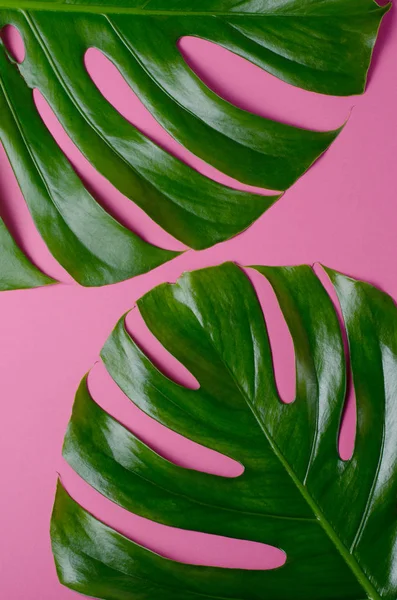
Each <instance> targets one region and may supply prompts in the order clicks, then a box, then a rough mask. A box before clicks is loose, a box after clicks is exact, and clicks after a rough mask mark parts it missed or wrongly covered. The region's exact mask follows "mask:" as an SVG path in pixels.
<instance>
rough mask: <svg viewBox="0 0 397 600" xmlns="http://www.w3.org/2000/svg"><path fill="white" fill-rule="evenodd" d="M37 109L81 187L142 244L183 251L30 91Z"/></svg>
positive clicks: (47, 105) (36, 91)
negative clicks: (100, 169)
mask: <svg viewBox="0 0 397 600" xmlns="http://www.w3.org/2000/svg"><path fill="white" fill-rule="evenodd" d="M33 98H34V102H35V105H36V108H37V110H38V112H39V114H40V117H41V118H42V120H43V122H44V124H45V125H46V127H47V129H48V130H49V132H50V133H51V135H52V136H53V138H54V140H55V141H56V143H57V144H58V146H59V148H60V149H61V150H62V152H63V153H64V155H65V156H66V158H67V159H68V161H69V162H70V164H71V165H72V167H73V169H74V170H75V172H76V173H77V175H78V176H79V178H80V179H81V181H82V183H83V185H84V187H85V188H86V189H87V191H88V192H89V193H90V194H91V195H92V196H93V197H94V198H95V200H96V201H97V202H98V203H99V204H100V205H101V206H102V207H103V208H104V209H105V210H106V211H107V212H108V213H109V214H110V215H112V216H113V217H114V218H115V219H116V220H117V221H118V222H119V223H121V224H122V225H124V227H126V228H127V229H130V230H131V231H133V232H134V233H136V234H137V235H139V236H140V237H141V238H142V239H144V240H145V241H147V242H149V243H151V244H154V245H155V246H160V247H163V248H168V249H170V250H184V249H186V246H184V245H183V244H182V243H181V242H179V241H178V240H176V239H175V238H174V237H173V236H172V235H170V234H169V233H167V232H166V231H165V230H164V229H162V228H161V227H160V226H159V225H157V223H155V221H153V219H151V218H150V217H149V216H148V215H147V214H146V213H145V212H144V211H143V210H142V209H141V208H140V207H139V206H137V205H136V204H135V203H134V202H133V201H131V200H130V199H129V198H127V197H126V196H124V195H123V194H122V193H121V192H119V191H118V190H117V189H116V188H115V187H114V186H113V185H112V184H111V183H110V181H108V180H107V179H106V178H105V177H104V176H103V175H101V173H99V172H98V171H97V170H96V169H95V168H94V167H93V166H92V165H91V164H90V162H89V161H88V160H87V159H86V158H85V156H84V155H83V154H82V153H81V152H80V150H79V149H78V148H77V146H76V145H75V144H74V143H73V141H72V140H71V139H70V137H69V136H68V134H67V133H66V131H65V130H64V128H63V127H62V125H61V123H60V122H59V120H58V118H57V117H56V115H55V114H54V112H53V110H52V109H51V107H50V105H49V104H48V102H47V100H46V99H45V98H44V96H43V95H42V93H41V92H40V90H38V89H37V88H36V89H34V90H33Z"/></svg>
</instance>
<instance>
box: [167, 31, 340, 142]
mask: <svg viewBox="0 0 397 600" xmlns="http://www.w3.org/2000/svg"><path fill="white" fill-rule="evenodd" d="M178 48H179V51H180V53H181V55H182V57H183V58H184V60H185V62H186V64H187V65H188V66H189V67H190V69H191V70H192V71H193V72H194V73H195V74H196V75H197V77H199V79H201V81H202V82H203V83H204V84H205V85H206V86H207V87H208V88H210V89H211V90H212V91H213V92H215V93H216V94H217V95H218V96H220V97H221V98H223V99H224V100H226V101H227V102H230V104H233V105H234V106H237V107H238V108H241V109H243V110H246V111H248V112H251V113H254V114H257V115H259V116H261V117H264V118H266V119H272V120H274V121H278V122H280V123H285V124H287V125H292V126H295V127H303V128H308V129H318V130H327V129H334V128H336V127H339V126H340V125H341V123H343V122H344V121H345V119H346V116H347V114H348V111H349V110H350V108H351V104H352V102H351V99H350V98H348V97H347V98H346V97H345V98H343V97H339V98H337V97H334V96H324V95H321V94H312V93H311V92H308V91H307V90H303V89H301V88H299V87H295V86H293V85H290V84H288V83H286V82H285V81H282V80H281V79H278V78H277V77H275V76H274V75H271V74H270V73H268V72H266V71H264V70H263V69H261V68H260V67H258V66H256V65H254V64H253V63H252V62H250V61H249V60H247V59H245V58H243V57H241V56H238V55H237V54H234V53H233V52H232V51H230V50H228V49H227V48H223V47H222V46H220V45H219V44H216V43H215V42H211V41H209V40H204V39H201V38H198V37H195V36H184V37H182V38H181V39H180V40H179V42H178ZM236 73H238V82H236Z"/></svg>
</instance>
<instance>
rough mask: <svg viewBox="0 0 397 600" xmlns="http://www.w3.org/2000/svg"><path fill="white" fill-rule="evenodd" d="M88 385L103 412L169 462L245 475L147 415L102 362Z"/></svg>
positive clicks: (237, 465)
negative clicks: (119, 385)
mask: <svg viewBox="0 0 397 600" xmlns="http://www.w3.org/2000/svg"><path fill="white" fill-rule="evenodd" d="M88 383H89V389H90V392H91V394H92V397H93V398H94V399H95V401H96V402H97V403H98V404H99V405H100V406H101V407H102V408H103V409H104V410H106V411H107V412H108V413H109V414H111V415H112V416H113V417H114V418H115V419H117V420H118V421H120V423H122V424H123V425H124V426H125V427H127V428H128V429H129V430H130V431H132V432H133V433H134V434H135V435H136V436H137V437H139V439H141V440H142V441H143V442H144V443H145V444H147V445H148V446H150V448H152V449H153V450H154V451H155V452H157V453H158V454H160V456H163V457H164V458H166V459H167V460H169V461H170V462H172V463H174V464H176V465H179V466H181V467H184V468H186V469H194V470H196V471H202V472H204V473H210V474H212V475H220V476H221V477H238V476H239V475H241V474H242V473H243V472H244V467H243V465H241V464H240V463H238V462H237V461H235V460H233V459H231V458H229V457H228V456H224V455H223V454H220V453H219V452H216V451H215V450H211V449H210V448H205V447H204V446H201V445H200V444H197V443H195V442H192V441H191V440H188V439H187V438H185V437H183V436H182V435H180V434H178V433H175V431H171V429H168V428H167V427H165V426H164V425H162V424H161V423H158V422H157V421H156V420H155V419H152V418H151V417H149V416H148V415H146V414H145V413H144V412H143V411H142V410H140V409H139V408H138V407H137V406H136V405H135V404H134V403H133V402H131V400H130V399H129V398H128V397H127V396H126V395H125V394H124V393H123V392H122V391H121V389H120V388H119V387H118V386H117V385H116V383H115V382H114V381H113V379H112V378H111V377H110V375H109V374H108V372H107V371H106V369H105V367H104V365H103V363H102V362H101V363H97V364H96V365H95V367H94V368H93V369H92V371H91V373H90V376H89V381H88Z"/></svg>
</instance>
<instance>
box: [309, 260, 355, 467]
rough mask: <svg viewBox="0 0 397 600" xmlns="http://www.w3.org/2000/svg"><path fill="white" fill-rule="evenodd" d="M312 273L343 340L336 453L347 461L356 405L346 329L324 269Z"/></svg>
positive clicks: (316, 269) (353, 428) (352, 447)
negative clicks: (344, 377)
mask: <svg viewBox="0 0 397 600" xmlns="http://www.w3.org/2000/svg"><path fill="white" fill-rule="evenodd" d="M314 272H315V273H316V275H317V277H318V278H319V280H320V281H321V283H322V284H323V286H324V288H325V290H326V291H327V293H328V295H329V297H330V298H331V301H332V304H333V305H334V308H335V311H336V314H337V316H338V321H339V326H340V329H341V333H342V339H343V347H344V352H345V361H346V366H347V368H346V372H347V382H346V395H345V404H344V408H343V413H342V419H341V424H340V429H339V439H338V451H339V456H340V458H341V459H342V460H344V461H347V460H350V459H351V457H352V456H353V452H354V445H355V438H356V425H357V405H356V394H355V390H354V385H353V380H352V373H351V369H350V354H349V345H348V341H347V334H346V328H345V324H344V321H343V316H342V310H341V306H340V303H339V300H338V296H337V294H336V291H335V289H334V287H333V285H332V283H331V281H330V279H329V277H328V275H327V273H326V272H325V271H324V269H323V268H322V267H321V265H319V264H316V265H315V266H314Z"/></svg>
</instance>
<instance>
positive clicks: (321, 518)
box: [194, 313, 382, 600]
mask: <svg viewBox="0 0 397 600" xmlns="http://www.w3.org/2000/svg"><path fill="white" fill-rule="evenodd" d="M194 314H195V313H194ZM195 316H196V318H197V315H195ZM198 321H199V323H200V320H199V319H198ZM209 341H210V343H211V345H212V346H213V348H214V349H215V350H216V351H217V348H216V346H215V345H214V343H213V341H212V338H211V336H209ZM222 362H223V364H224V366H225V368H226V370H227V371H228V373H229V375H230V377H231V379H232V381H233V383H234V385H235V386H236V388H237V390H238V391H239V393H240V394H241V396H242V398H243V399H244V401H245V402H246V404H247V406H248V407H249V409H250V410H251V412H252V414H253V416H254V417H255V419H256V421H257V423H258V425H259V427H260V428H261V430H262V431H263V433H264V435H265V437H266V439H267V441H268V443H269V445H270V447H271V449H272V450H273V452H274V454H275V455H276V457H277V458H278V460H279V461H280V462H281V464H282V466H283V467H284V469H285V471H286V473H287V474H288V475H289V477H291V479H292V482H293V483H294V485H295V486H296V487H297V488H298V491H299V492H300V493H301V495H302V497H303V499H304V500H305V501H306V502H307V504H308V506H309V508H310V509H311V510H312V511H313V514H314V516H315V517H316V519H317V521H318V522H319V523H320V525H321V527H322V528H323V530H324V531H325V533H326V535H327V536H328V537H329V539H330V540H331V541H332V543H333V544H334V546H335V548H336V550H337V551H338V552H339V554H340V555H341V556H342V558H343V560H344V561H345V563H346V564H347V566H348V567H349V568H350V569H351V571H352V573H353V574H354V575H355V576H356V578H357V580H358V582H359V584H360V585H361V586H362V588H363V589H364V591H365V592H366V593H367V595H368V598H369V599H370V600H382V597H381V596H380V594H379V593H378V591H377V590H376V588H375V587H374V586H373V585H372V583H371V581H370V580H369V578H368V576H367V574H366V573H365V572H364V570H363V569H362V567H361V566H360V564H359V563H358V562H357V560H356V559H355V557H354V556H353V555H352V554H351V553H350V552H349V549H348V548H346V546H345V545H344V544H343V542H342V541H341V540H340V539H339V537H338V535H337V533H336V531H335V530H334V529H333V527H332V525H331V524H330V523H329V521H328V520H327V518H326V517H325V515H324V513H323V512H322V510H321V509H320V507H319V506H318V505H317V503H316V502H315V500H314V499H313V498H312V497H311V495H310V494H309V492H308V490H307V489H306V487H305V485H304V484H302V483H301V482H300V481H299V479H298V477H297V476H296V475H295V473H294V470H293V469H292V467H291V466H290V465H289V463H288V461H287V459H286V458H285V456H284V454H283V453H282V451H281V450H280V448H279V447H278V445H277V443H276V442H275V440H273V438H272V436H271V434H270V432H269V431H268V430H267V428H266V427H265V426H264V424H263V423H262V421H261V419H260V416H259V415H257V411H256V410H255V407H254V406H253V405H252V403H251V401H250V399H249V397H248V396H247V394H246V392H245V391H244V389H243V388H242V387H241V386H240V384H239V382H238V380H237V379H236V378H235V376H234V373H233V372H232V371H231V369H230V368H229V366H228V365H227V363H226V362H225V361H223V360H222Z"/></svg>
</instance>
